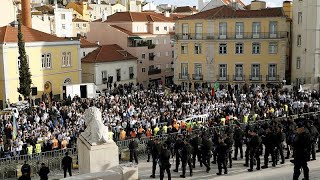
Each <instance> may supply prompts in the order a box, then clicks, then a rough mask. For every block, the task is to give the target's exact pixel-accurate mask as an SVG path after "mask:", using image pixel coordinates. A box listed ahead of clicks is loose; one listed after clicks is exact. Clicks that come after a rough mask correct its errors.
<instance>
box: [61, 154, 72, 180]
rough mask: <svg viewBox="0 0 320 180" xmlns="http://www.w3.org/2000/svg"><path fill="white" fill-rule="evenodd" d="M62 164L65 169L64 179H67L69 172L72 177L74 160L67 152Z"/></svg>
mask: <svg viewBox="0 0 320 180" xmlns="http://www.w3.org/2000/svg"><path fill="white" fill-rule="evenodd" d="M61 164H62V167H63V173H64V178H66V177H67V171H68V172H69V176H72V171H71V166H72V158H71V157H70V156H69V153H68V152H66V153H65V156H64V157H63V158H62V162H61Z"/></svg>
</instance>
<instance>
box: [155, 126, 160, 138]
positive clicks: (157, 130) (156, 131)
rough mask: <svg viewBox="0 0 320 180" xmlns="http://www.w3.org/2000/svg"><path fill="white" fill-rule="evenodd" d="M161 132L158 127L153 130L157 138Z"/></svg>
mask: <svg viewBox="0 0 320 180" xmlns="http://www.w3.org/2000/svg"><path fill="white" fill-rule="evenodd" d="M159 130H160V129H159V127H158V126H157V127H155V128H154V129H153V135H154V136H156V135H157V134H158V132H159Z"/></svg>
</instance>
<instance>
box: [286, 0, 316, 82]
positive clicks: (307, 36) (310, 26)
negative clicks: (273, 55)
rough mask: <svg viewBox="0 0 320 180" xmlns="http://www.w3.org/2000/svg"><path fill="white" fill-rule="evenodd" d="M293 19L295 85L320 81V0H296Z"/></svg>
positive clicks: (293, 73) (293, 70) (293, 79)
mask: <svg viewBox="0 0 320 180" xmlns="http://www.w3.org/2000/svg"><path fill="white" fill-rule="evenodd" d="M292 15H293V19H292V28H293V30H292V72H291V73H292V76H291V77H292V82H293V85H300V84H317V83H319V82H320V1H318V0H307V1H301V0H294V1H293V13H292Z"/></svg>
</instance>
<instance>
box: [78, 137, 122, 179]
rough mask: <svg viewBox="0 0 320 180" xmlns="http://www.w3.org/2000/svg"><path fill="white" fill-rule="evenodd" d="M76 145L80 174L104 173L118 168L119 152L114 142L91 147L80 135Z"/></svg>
mask: <svg viewBox="0 0 320 180" xmlns="http://www.w3.org/2000/svg"><path fill="white" fill-rule="evenodd" d="M77 144H78V161H79V163H78V164H79V172H80V174H88V173H96V172H104V171H107V170H108V169H111V168H114V167H117V166H119V150H118V146H117V145H116V143H115V142H114V141H112V142H110V143H105V144H101V145H91V144H90V143H89V142H88V141H87V140H86V139H85V138H83V137H82V135H80V136H79V138H78V141H77Z"/></svg>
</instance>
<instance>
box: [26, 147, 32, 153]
mask: <svg viewBox="0 0 320 180" xmlns="http://www.w3.org/2000/svg"><path fill="white" fill-rule="evenodd" d="M32 152H33V146H28V147H27V153H28V155H31V154H32Z"/></svg>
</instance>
